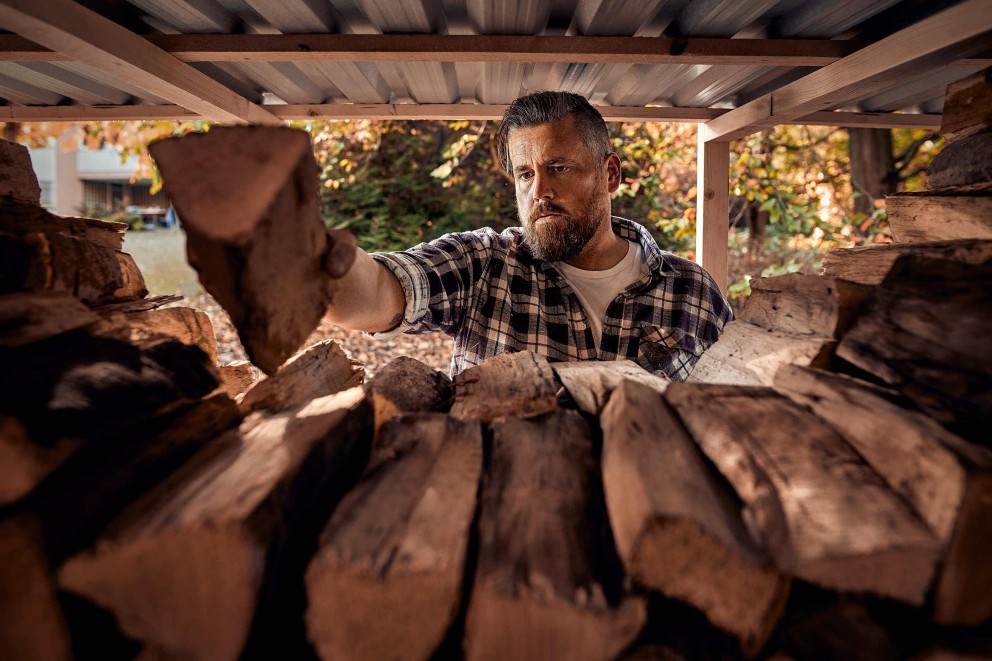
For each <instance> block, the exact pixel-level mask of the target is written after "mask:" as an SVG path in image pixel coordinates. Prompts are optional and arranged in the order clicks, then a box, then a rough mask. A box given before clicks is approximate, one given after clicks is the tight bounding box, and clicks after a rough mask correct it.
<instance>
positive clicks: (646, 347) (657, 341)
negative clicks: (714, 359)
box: [637, 325, 703, 381]
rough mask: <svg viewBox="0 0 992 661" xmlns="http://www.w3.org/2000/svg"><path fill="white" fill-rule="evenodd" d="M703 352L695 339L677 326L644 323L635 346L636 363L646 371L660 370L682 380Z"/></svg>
mask: <svg viewBox="0 0 992 661" xmlns="http://www.w3.org/2000/svg"><path fill="white" fill-rule="evenodd" d="M702 353H703V347H702V346H701V345H700V344H699V342H698V341H697V340H696V338H695V337H694V336H692V335H690V334H689V333H686V332H685V331H684V330H682V329H681V328H664V327H662V326H650V325H644V326H642V327H641V337H640V342H639V343H638V346H637V364H638V365H640V366H641V367H643V368H644V369H646V370H648V371H649V372H664V373H665V374H667V375H668V376H669V377H671V378H672V379H675V380H679V381H681V380H684V379H685V377H686V376H688V375H689V370H691V369H692V366H693V365H694V364H695V363H696V360H697V359H698V358H699V356H700V355H702Z"/></svg>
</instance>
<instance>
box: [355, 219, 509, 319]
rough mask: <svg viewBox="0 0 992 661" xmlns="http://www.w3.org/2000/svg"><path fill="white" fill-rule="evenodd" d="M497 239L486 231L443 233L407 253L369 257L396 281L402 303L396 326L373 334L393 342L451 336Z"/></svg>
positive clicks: (403, 251) (494, 234) (488, 230)
mask: <svg viewBox="0 0 992 661" xmlns="http://www.w3.org/2000/svg"><path fill="white" fill-rule="evenodd" d="M498 237H499V235H498V234H496V233H495V232H494V231H493V230H491V229H489V228H485V229H482V230H478V231H475V232H459V233H454V234H445V235H444V236H442V237H441V238H439V239H435V240H434V241H431V242H429V243H421V244H420V245H417V246H414V247H413V248H410V249H409V250H402V251H398V252H380V253H372V255H371V256H372V259H374V260H375V261H377V262H379V263H380V264H382V265H384V266H385V267H386V268H388V269H389V270H390V272H391V273H392V274H393V275H394V276H396V279H397V280H399V283H400V286H401V287H402V289H403V293H404V296H405V298H406V309H405V311H404V314H403V320H402V321H401V322H400V324H399V326H397V327H396V328H393V329H391V330H388V331H384V332H381V333H375V334H374V335H375V336H376V337H392V336H394V335H396V334H399V333H424V332H430V331H443V332H445V333H447V334H449V335H454V334H455V333H456V332H457V329H458V327H459V325H460V324H461V322H462V320H463V319H464V315H465V312H466V309H467V306H468V305H469V304H470V302H471V295H472V291H473V289H474V285H475V283H476V282H477V281H478V279H479V275H480V274H481V273H482V271H483V269H484V268H485V264H486V263H488V260H489V257H490V256H491V253H492V249H493V242H494V239H498Z"/></svg>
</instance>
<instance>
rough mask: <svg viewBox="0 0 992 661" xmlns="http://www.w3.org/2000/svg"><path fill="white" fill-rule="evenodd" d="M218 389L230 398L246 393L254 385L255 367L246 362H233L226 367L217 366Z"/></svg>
mask: <svg viewBox="0 0 992 661" xmlns="http://www.w3.org/2000/svg"><path fill="white" fill-rule="evenodd" d="M217 370H218V371H219V372H220V387H221V388H223V389H224V390H225V391H226V392H227V394H228V395H230V396H231V397H237V396H238V395H240V394H242V393H244V392H246V391H247V390H248V389H249V388H251V386H252V384H253V383H255V381H256V379H255V367H254V366H253V365H252V364H251V363H249V362H248V361H247V360H235V361H234V362H232V363H228V364H227V365H219V366H218V367H217Z"/></svg>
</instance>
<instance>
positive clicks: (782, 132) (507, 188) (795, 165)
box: [4, 120, 942, 297]
mask: <svg viewBox="0 0 992 661" xmlns="http://www.w3.org/2000/svg"><path fill="white" fill-rule="evenodd" d="M293 125H294V126H296V127H299V128H303V129H305V130H307V131H308V132H309V133H310V135H311V137H312V139H313V143H314V153H315V155H316V158H317V163H318V165H319V166H320V171H321V174H320V182H321V187H320V191H321V209H322V214H323V217H324V219H325V222H326V223H327V224H328V226H330V227H335V228H347V229H350V230H351V231H353V232H354V233H355V235H356V236H357V237H358V241H359V244H360V245H361V246H362V247H363V248H365V249H366V250H399V249H403V248H407V247H410V246H412V245H414V244H417V243H419V242H421V241H428V240H430V239H433V238H437V237H439V236H441V235H442V234H445V233H447V232H452V231H459V230H467V229H475V228H478V227H483V226H490V227H493V228H494V229H497V230H500V229H503V228H505V227H508V226H511V225H516V224H518V221H517V216H516V203H515V200H514V190H513V183H512V180H511V178H510V177H509V175H507V173H506V172H504V171H503V170H502V168H501V167H500V166H499V164H498V159H497V158H496V153H495V144H494V143H493V139H494V135H495V130H496V127H497V122H494V121H455V122H444V121H417V122H413V121H367V120H366V121H344V120H339V121H305V122H294V123H293ZM209 128H210V125H209V123H207V122H202V121H187V122H168V121H155V122H103V123H100V122H91V123H85V124H67V123H39V124H7V125H5V126H4V135H5V136H6V137H8V139H11V138H13V139H16V140H17V141H19V142H21V143H23V144H27V145H29V146H41V145H45V144H49V143H50V141H52V140H53V138H55V137H58V138H59V139H60V140H59V144H60V146H61V148H62V149H63V150H67V151H68V150H73V149H77V148H79V147H80V146H85V147H87V148H91V149H93V148H99V147H100V146H102V145H105V144H109V145H111V146H112V147H113V148H114V149H116V150H117V151H118V152H119V153H120V154H121V158H122V159H124V158H126V157H127V156H129V155H137V156H139V171H138V172H136V173H135V177H136V178H137V177H148V178H151V179H152V181H153V188H157V187H158V186H159V185H160V183H161V182H160V180H159V176H158V173H157V171H156V170H155V168H154V164H153V163H152V162H151V160H150V158H149V157H148V152H147V145H148V144H149V142H151V141H153V140H155V139H158V138H161V137H165V136H170V135H180V134H182V133H186V132H188V131H195V130H209ZM609 128H610V134H611V139H612V142H613V148H614V149H615V150H616V151H617V153H618V154H619V155H620V158H621V160H622V162H623V182H624V185H623V186H621V188H620V190H619V191H617V193H616V195H615V196H614V201H613V203H614V213H615V214H617V215H620V216H624V217H628V218H631V219H634V220H637V221H639V222H641V223H643V224H644V225H645V226H646V227H648V229H649V230H650V231H651V232H652V234H654V236H655V237H656V238H657V240H658V242H659V244H660V245H661V246H662V248H664V249H666V250H670V251H672V252H675V253H678V254H680V255H683V256H686V257H689V258H692V257H694V255H693V252H694V249H695V239H694V237H695V219H696V170H695V160H696V127H695V125H693V124H663V123H650V122H636V123H635V122H631V123H622V124H621V123H613V124H610V125H609ZM941 146H942V141H941V139H940V138H939V137H938V136H936V135H935V134H931V133H928V132H925V131H915V130H892V131H889V130H884V129H883V130H879V129H849V130H845V129H838V128H835V127H820V126H780V127H777V128H775V129H771V130H767V131H763V132H761V133H757V134H754V135H752V136H750V137H748V138H746V139H743V140H739V141H737V142H735V143H732V144H731V149H732V157H731V165H730V192H731V195H732V198H731V200H732V202H731V213H730V218H729V222H728V228H727V229H728V242H729V245H730V248H731V261H730V267H731V279H730V282H731V288H730V292H731V295H732V296H733V297H740V296H744V295H746V294H747V293H748V292H749V286H748V281H749V279H750V278H751V277H758V276H761V275H776V274H781V273H789V272H796V271H802V272H816V271H817V270H818V269H819V268H820V259H821V257H822V254H823V252H825V251H826V250H827V249H829V248H833V247H846V246H851V245H858V244H865V243H872V242H884V241H888V240H889V234H888V225H887V224H886V222H885V209H884V197H885V195H887V194H889V193H892V192H895V191H899V190H916V189H918V188H920V187H921V186H923V185H924V184H925V171H926V167H927V165H928V164H929V163H930V161H931V160H932V159H933V157H934V156H935V155H936V154H937V152H938V151H939V150H940V148H941ZM221 194H222V193H221Z"/></svg>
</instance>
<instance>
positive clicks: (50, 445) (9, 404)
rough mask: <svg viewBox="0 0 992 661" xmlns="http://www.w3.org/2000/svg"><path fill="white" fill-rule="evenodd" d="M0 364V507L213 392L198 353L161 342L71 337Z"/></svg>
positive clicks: (77, 333) (6, 353)
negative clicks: (73, 461)
mask: <svg viewBox="0 0 992 661" xmlns="http://www.w3.org/2000/svg"><path fill="white" fill-rule="evenodd" d="M0 364H3V365H4V369H3V371H2V373H0V390H2V392H3V393H4V397H3V398H2V399H0V429H2V433H0V457H2V458H3V461H0V484H2V485H3V487H2V488H0V503H3V502H11V501H13V500H16V499H18V498H20V497H22V496H24V495H25V494H26V493H28V492H29V491H30V490H31V489H33V488H34V486H35V485H37V484H38V483H39V482H40V481H41V480H42V479H44V478H45V477H46V476H47V475H48V474H50V473H51V472H52V471H54V470H55V469H57V468H58V467H59V466H61V465H62V464H63V463H64V462H65V461H66V460H67V459H69V458H70V457H71V456H72V455H73V454H75V453H76V452H77V451H79V450H81V449H83V448H85V447H86V446H88V445H100V444H101V443H103V440H102V439H105V438H109V437H113V435H114V434H116V433H118V432H120V431H121V430H123V429H126V428H128V427H129V426H131V425H134V424H138V423H140V422H142V421H144V420H148V419H150V418H152V417H154V416H155V415H158V414H160V413H165V412H167V411H169V410H173V409H176V408H178V407H181V406H183V405H186V404H189V403H192V402H195V401H197V400H199V399H200V398H202V397H204V396H206V395H208V394H209V393H210V392H211V391H213V390H214V389H215V388H216V387H217V385H218V384H217V377H216V371H215V368H214V367H213V365H211V364H210V362H209V359H208V358H207V356H206V355H205V354H204V353H203V352H202V351H200V350H199V349H198V348H195V347H189V346H186V345H184V344H182V343H180V342H178V341H176V340H174V339H172V338H169V337H165V336H154V337H150V338H148V339H147V340H146V341H144V342H143V343H142V344H141V345H138V346H135V345H131V344H128V343H124V342H120V341H118V340H115V339H112V338H105V337H98V336H94V335H91V334H89V333H88V332H87V330H86V329H77V330H73V331H69V332H66V333H62V334H60V335H58V336H55V337H52V338H49V339H47V340H45V341H42V342H36V343H33V344H30V345H25V346H19V347H0Z"/></svg>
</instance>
